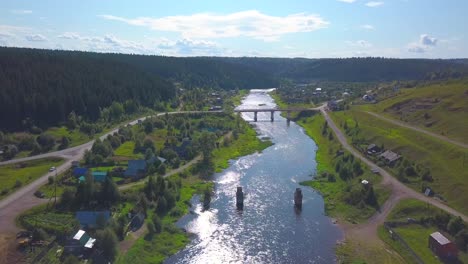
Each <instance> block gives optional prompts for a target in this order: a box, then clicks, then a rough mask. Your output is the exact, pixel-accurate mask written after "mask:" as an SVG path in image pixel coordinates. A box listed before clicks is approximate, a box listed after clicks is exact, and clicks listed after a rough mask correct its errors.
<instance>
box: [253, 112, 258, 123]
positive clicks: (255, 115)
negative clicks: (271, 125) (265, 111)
mask: <svg viewBox="0 0 468 264" xmlns="http://www.w3.org/2000/svg"><path fill="white" fill-rule="evenodd" d="M257 113H258V112H254V122H257Z"/></svg>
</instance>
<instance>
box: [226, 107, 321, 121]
mask: <svg viewBox="0 0 468 264" xmlns="http://www.w3.org/2000/svg"><path fill="white" fill-rule="evenodd" d="M322 107H324V105H323V106H319V107H315V108H284V109H281V108H249V109H246V108H244V109H235V110H234V112H236V113H254V122H257V113H258V112H270V113H271V117H270V120H271V122H273V121H275V112H286V113H287V116H286V120H287V121H289V120H290V119H291V112H302V111H320V109H321V108H322Z"/></svg>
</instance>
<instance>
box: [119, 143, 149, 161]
mask: <svg viewBox="0 0 468 264" xmlns="http://www.w3.org/2000/svg"><path fill="white" fill-rule="evenodd" d="M134 149H135V142H134V141H126V142H124V143H123V144H122V145H120V146H119V147H118V148H117V149H116V150H115V151H114V156H120V157H126V158H132V159H139V158H142V157H143V154H141V153H133V150H134Z"/></svg>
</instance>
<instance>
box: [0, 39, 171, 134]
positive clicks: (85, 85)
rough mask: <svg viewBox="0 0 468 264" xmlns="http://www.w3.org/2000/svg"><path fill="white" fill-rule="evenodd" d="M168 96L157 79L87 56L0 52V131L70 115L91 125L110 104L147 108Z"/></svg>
mask: <svg viewBox="0 0 468 264" xmlns="http://www.w3.org/2000/svg"><path fill="white" fill-rule="evenodd" d="M174 95H175V89H174V88H173V85H172V84H171V83H169V82H167V81H166V80H164V79H161V78H159V77H158V76H155V75H151V74H148V73H146V72H144V71H142V70H140V69H138V68H136V67H133V66H130V65H128V64H125V63H117V62H115V61H111V60H103V59H96V58H93V57H91V56H88V53H82V52H65V51H50V50H33V49H16V48H0V113H3V114H1V115H0V130H4V131H12V130H18V129H21V128H22V127H23V121H24V120H26V119H29V120H30V121H28V122H33V123H34V124H35V125H37V126H41V127H48V126H50V125H56V124H58V123H60V122H63V121H65V120H66V118H67V116H68V114H69V113H70V112H72V111H75V113H76V114H78V115H81V116H83V117H84V118H85V119H87V120H90V121H94V120H96V119H97V118H99V115H100V110H101V109H102V108H103V107H108V106H109V105H111V104H112V102H125V101H127V100H133V101H134V102H136V103H138V104H141V105H143V106H149V107H152V106H153V105H154V103H155V102H157V101H167V100H169V99H171V98H173V97H174ZM5 113H8V114H5Z"/></svg>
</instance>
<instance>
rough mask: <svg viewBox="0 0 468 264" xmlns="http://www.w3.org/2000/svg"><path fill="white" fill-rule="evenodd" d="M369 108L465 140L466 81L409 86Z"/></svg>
mask: <svg viewBox="0 0 468 264" xmlns="http://www.w3.org/2000/svg"><path fill="white" fill-rule="evenodd" d="M368 109H369V111H372V112H375V113H381V114H384V115H385V116H387V117H390V118H393V119H396V120H400V121H404V122H406V123H408V124H410V125H414V126H418V127H421V128H423V129H426V130H429V131H432V132H434V133H436V134H440V135H444V136H446V137H449V138H452V139H454V140H457V141H460V142H464V143H468V134H467V131H468V122H467V120H468V80H466V79H465V80H456V81H449V82H443V83H440V84H431V85H427V86H422V87H416V88H411V89H402V90H401V92H400V93H399V94H398V95H397V96H396V97H391V98H389V99H386V100H383V101H381V102H379V103H378V104H376V105H372V106H369V108H368Z"/></svg>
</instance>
